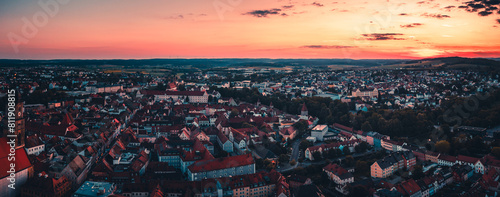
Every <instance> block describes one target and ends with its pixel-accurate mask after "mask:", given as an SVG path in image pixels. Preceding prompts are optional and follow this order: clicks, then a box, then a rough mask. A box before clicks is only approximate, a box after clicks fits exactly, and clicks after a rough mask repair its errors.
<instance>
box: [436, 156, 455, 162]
mask: <svg viewBox="0 0 500 197" xmlns="http://www.w3.org/2000/svg"><path fill="white" fill-rule="evenodd" d="M438 159H439V160H443V161H448V162H452V163H455V161H456V160H457V158H456V157H454V156H450V155H439V157H438Z"/></svg>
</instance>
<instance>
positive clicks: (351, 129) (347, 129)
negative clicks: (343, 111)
mask: <svg viewBox="0 0 500 197" xmlns="http://www.w3.org/2000/svg"><path fill="white" fill-rule="evenodd" d="M333 127H335V128H337V129H340V130H345V131H349V132H352V131H353V130H354V129H353V128H352V127H348V126H344V125H341V124H338V123H335V124H333Z"/></svg>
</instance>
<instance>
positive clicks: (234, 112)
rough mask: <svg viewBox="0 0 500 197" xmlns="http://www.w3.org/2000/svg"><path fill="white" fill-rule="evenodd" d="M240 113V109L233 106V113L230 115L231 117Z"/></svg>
mask: <svg viewBox="0 0 500 197" xmlns="http://www.w3.org/2000/svg"><path fill="white" fill-rule="evenodd" d="M239 114H240V111H238V109H236V108H233V109H231V114H230V115H229V117H230V118H233V117H236V116H238V115H239Z"/></svg>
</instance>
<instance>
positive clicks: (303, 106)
mask: <svg viewBox="0 0 500 197" xmlns="http://www.w3.org/2000/svg"><path fill="white" fill-rule="evenodd" d="M300 111H307V107H306V103H304V104H302V109H301V110H300Z"/></svg>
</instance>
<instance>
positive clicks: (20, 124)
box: [2, 91, 26, 149]
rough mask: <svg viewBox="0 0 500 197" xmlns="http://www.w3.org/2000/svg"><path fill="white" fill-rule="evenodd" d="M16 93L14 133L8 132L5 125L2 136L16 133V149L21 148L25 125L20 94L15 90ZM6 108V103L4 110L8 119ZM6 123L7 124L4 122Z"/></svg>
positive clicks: (24, 138)
mask: <svg viewBox="0 0 500 197" xmlns="http://www.w3.org/2000/svg"><path fill="white" fill-rule="evenodd" d="M17 93H18V94H17V95H16V100H15V102H16V105H15V107H14V109H15V111H14V113H15V133H10V132H9V127H8V126H5V128H4V131H3V135H2V137H9V135H16V136H17V137H16V149H18V148H23V147H24V144H25V141H26V127H25V121H24V103H23V101H22V100H21V94H19V91H17ZM8 109H9V106H8V104H7V106H6V108H5V111H6V113H5V114H6V117H7V119H6V120H7V121H8ZM5 125H8V124H5Z"/></svg>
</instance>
